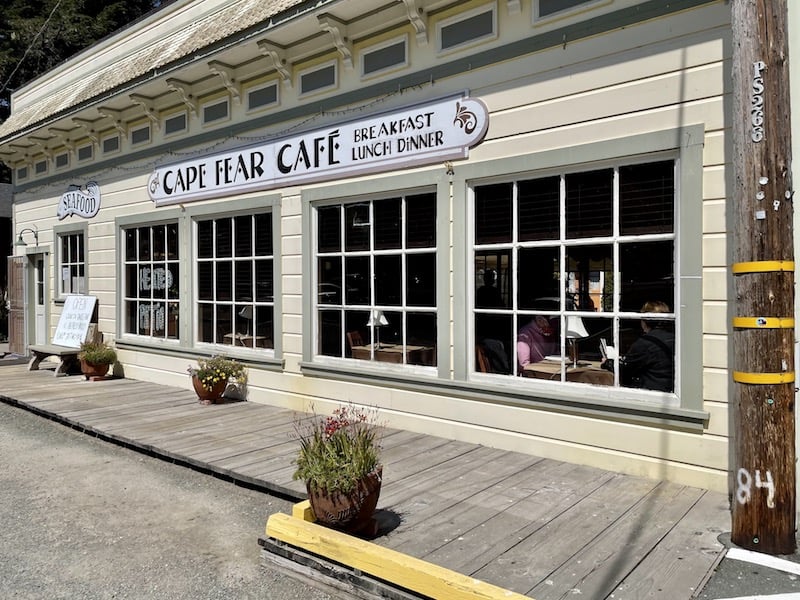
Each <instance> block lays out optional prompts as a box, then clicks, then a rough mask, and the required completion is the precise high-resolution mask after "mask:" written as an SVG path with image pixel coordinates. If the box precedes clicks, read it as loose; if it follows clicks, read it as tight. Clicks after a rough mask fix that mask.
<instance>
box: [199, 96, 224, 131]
mask: <svg viewBox="0 0 800 600" xmlns="http://www.w3.org/2000/svg"><path fill="white" fill-rule="evenodd" d="M222 105H225V114H224V115H222V116H220V117H217V118H215V119H211V120H208V119H206V111H207V110H209V109H210V108H214V107H217V106H222ZM200 114H201V115H202V120H203V125H204V126H205V125H217V124H219V123H225V122H227V121H230V119H231V101H230V98H228V97H227V96H225V97H223V98H215V99H213V100H208V101H207V102H203V104H202V105H201V106H200Z"/></svg>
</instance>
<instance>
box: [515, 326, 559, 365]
mask: <svg viewBox="0 0 800 600" xmlns="http://www.w3.org/2000/svg"><path fill="white" fill-rule="evenodd" d="M559 345H560V344H559V339H558V332H557V331H556V330H555V328H554V327H553V325H552V323H551V321H550V319H549V318H547V317H545V316H543V315H536V316H535V317H534V318H533V319H531V320H530V322H529V323H528V324H527V325H524V326H523V327H522V328H521V329H520V330H519V332H518V333H517V362H518V363H519V372H520V373H522V369H523V368H524V367H525V365H528V364H531V363H536V362H539V361H542V360H544V357H545V356H548V355H551V354H556V353H558V348H559Z"/></svg>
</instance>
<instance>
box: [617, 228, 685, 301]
mask: <svg viewBox="0 0 800 600" xmlns="http://www.w3.org/2000/svg"><path fill="white" fill-rule="evenodd" d="M673 257H674V242H673V241H672V240H668V241H660V242H633V243H630V244H620V255H619V260H620V281H621V285H622V293H621V295H620V310H623V311H630V312H635V311H638V310H640V309H641V308H642V305H643V304H644V303H645V302H649V301H654V300H660V301H661V302H666V303H667V304H668V305H670V306H672V305H673V304H674V301H675V298H674V296H675V279H674V273H675V265H674V259H673Z"/></svg>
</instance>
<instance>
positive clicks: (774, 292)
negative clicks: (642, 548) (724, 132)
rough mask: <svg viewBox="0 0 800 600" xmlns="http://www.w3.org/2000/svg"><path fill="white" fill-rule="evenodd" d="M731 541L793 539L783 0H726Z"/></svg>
mask: <svg viewBox="0 0 800 600" xmlns="http://www.w3.org/2000/svg"><path fill="white" fill-rule="evenodd" d="M731 6H732V15H731V19H732V29H733V172H734V177H735V182H734V190H733V204H734V207H735V208H734V211H735V217H734V221H735V226H734V252H733V254H734V263H733V269H732V270H733V279H734V290H735V299H734V301H735V312H734V314H735V315H736V316H735V317H734V319H733V349H734V360H733V363H734V366H733V368H734V372H733V380H734V382H735V383H734V404H733V407H732V408H733V411H734V417H733V421H734V425H733V426H734V431H733V432H732V433H733V443H734V445H735V448H734V464H733V465H732V468H733V494H732V495H733V500H732V507H733V508H732V513H733V525H732V534H731V538H732V541H733V543H734V544H737V545H739V546H742V547H744V548H748V549H750V550H757V551H759V552H765V553H768V554H791V553H792V552H794V550H795V547H796V543H795V501H796V500H795V431H794V429H795V428H794V419H795V406H794V395H795V385H796V383H795V373H794V250H793V243H794V240H793V227H792V218H793V215H792V213H793V202H792V194H793V189H792V173H791V166H792V163H791V121H790V106H789V63H788V59H789V48H788V43H787V22H786V21H787V0H732V2H731Z"/></svg>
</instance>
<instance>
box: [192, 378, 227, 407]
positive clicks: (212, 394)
mask: <svg viewBox="0 0 800 600" xmlns="http://www.w3.org/2000/svg"><path fill="white" fill-rule="evenodd" d="M192 386H193V387H194V391H195V393H196V394H197V397H198V398H199V399H200V404H214V402H216V401H217V400H219V399H220V398H222V394H224V393H225V388H226V387H228V380H227V379H221V380H219V381H218V382H217V383H215V384H214V386H213V387H212V388H211V389H210V390H208V389H206V388H204V387H203V384H202V383H201V382H200V378H199V377H197V376H196V375H193V376H192Z"/></svg>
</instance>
